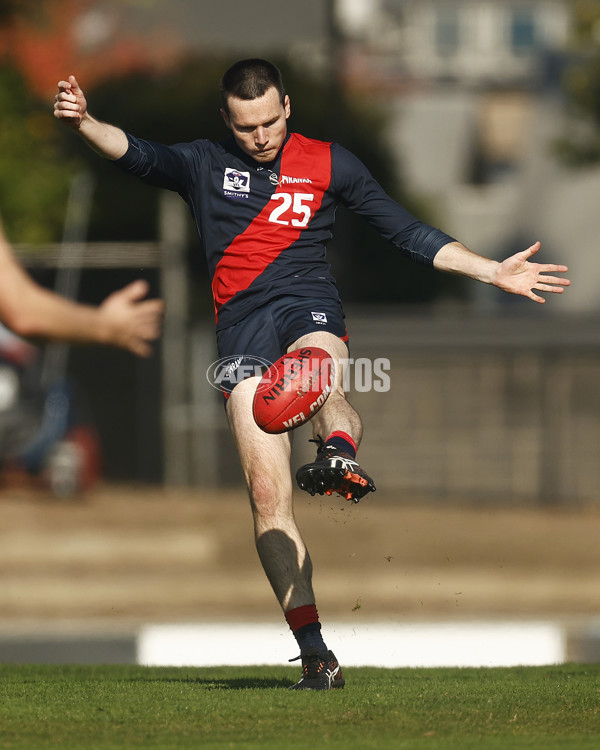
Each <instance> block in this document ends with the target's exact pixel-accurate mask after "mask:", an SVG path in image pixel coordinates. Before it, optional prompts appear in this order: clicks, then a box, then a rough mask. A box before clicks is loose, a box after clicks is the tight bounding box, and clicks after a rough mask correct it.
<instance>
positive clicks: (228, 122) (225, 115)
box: [219, 107, 232, 130]
mask: <svg viewBox="0 0 600 750" xmlns="http://www.w3.org/2000/svg"><path fill="white" fill-rule="evenodd" d="M219 112H220V113H221V117H222V118H223V120H224V121H225V125H226V126H227V127H228V128H229V130H231V129H232V128H231V120H230V119H229V114H228V113H227V111H226V110H225V109H223V107H221V109H220V110H219Z"/></svg>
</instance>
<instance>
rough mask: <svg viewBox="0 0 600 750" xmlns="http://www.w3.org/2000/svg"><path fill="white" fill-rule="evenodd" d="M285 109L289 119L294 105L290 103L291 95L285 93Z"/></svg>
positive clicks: (286, 116)
mask: <svg viewBox="0 0 600 750" xmlns="http://www.w3.org/2000/svg"><path fill="white" fill-rule="evenodd" d="M283 109H284V112H285V119H286V120H287V119H288V117H289V116H290V115H291V113H292V107H291V104H290V97H289V96H288V95H287V94H286V95H285V99H284V100H283Z"/></svg>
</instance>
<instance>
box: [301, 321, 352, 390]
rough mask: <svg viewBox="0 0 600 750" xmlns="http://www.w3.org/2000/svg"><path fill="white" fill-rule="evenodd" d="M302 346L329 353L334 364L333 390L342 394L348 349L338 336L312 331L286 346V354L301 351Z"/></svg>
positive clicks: (327, 332)
mask: <svg viewBox="0 0 600 750" xmlns="http://www.w3.org/2000/svg"><path fill="white" fill-rule="evenodd" d="M303 346H318V347H320V348H321V349H325V351H326V352H329V354H330V355H331V358H332V359H333V361H334V362H335V389H334V390H336V391H337V392H338V393H341V394H343V393H344V390H343V387H342V383H343V375H344V370H345V368H346V367H347V366H348V347H347V346H346V344H345V343H344V342H343V341H342V339H341V338H339V336H336V335H335V334H333V333H329V331H313V332H311V333H306V334H305V335H304V336H300V338H299V339H296V341H294V342H293V343H292V344H290V345H289V346H288V352H292V351H294V350H295V349H301V348H302V347H303Z"/></svg>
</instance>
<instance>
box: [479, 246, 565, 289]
mask: <svg viewBox="0 0 600 750" xmlns="http://www.w3.org/2000/svg"><path fill="white" fill-rule="evenodd" d="M540 247H541V244H540V243H539V242H536V243H534V244H533V245H532V246H531V247H528V248H527V250H523V251H522V252H520V253H516V254H515V255H511V256H510V258H506V260H504V261H502V263H500V265H499V266H498V270H497V271H496V276H495V279H494V285H495V286H497V287H498V288H499V289H502V290H503V291H505V292H509V293H511V294H521V295H522V296H524V297H529V299H530V300H533V301H534V302H540V303H542V304H543V303H544V302H545V301H546V300H545V299H544V298H543V297H540V295H539V294H536V293H535V291H534V290H536V291H538V292H553V293H554V294H562V293H563V292H564V288H565V287H567V286H569V285H570V283H571V282H570V281H569V279H566V278H563V277H560V276H546V274H549V273H565V272H566V271H568V270H569V269H568V268H567V266H561V265H555V264H554V263H531V262H530V261H529V258H531V256H532V255H535V253H537V251H538V250H539V249H540Z"/></svg>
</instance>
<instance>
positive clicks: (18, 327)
mask: <svg viewBox="0 0 600 750" xmlns="http://www.w3.org/2000/svg"><path fill="white" fill-rule="evenodd" d="M147 293H148V284H147V283H146V282H145V281H141V280H139V281H134V282H133V283H132V284H129V286H126V287H125V288H124V289H120V290H119V291H117V292H113V294H111V295H110V296H109V297H107V298H106V299H105V300H104V302H103V303H102V304H101V305H100V306H99V307H92V306H90V305H82V304H78V303H76V302H71V301H70V300H68V299H66V298H64V297H60V296H59V295H58V294H55V293H54V292H52V291H50V290H48V289H44V288H43V287H41V286H39V285H38V284H36V283H35V282H34V281H33V279H32V278H31V277H30V276H29V275H28V274H27V273H26V272H25V270H24V269H23V268H22V266H21V265H20V264H19V262H18V261H17V259H16V258H15V256H14V254H13V252H12V249H11V247H10V245H9V244H8V241H7V240H6V238H5V236H4V234H3V231H2V221H1V219H0V321H2V323H4V324H5V325H6V326H7V327H8V328H10V329H11V330H12V331H13V332H14V333H16V334H18V335H20V336H23V337H25V338H41V339H59V340H64V341H72V342H74V343H91V344H106V345H111V346H117V347H120V348H122V349H127V350H128V351H130V352H133V353H134V354H137V355H138V356H141V357H147V356H148V355H149V354H150V353H151V351H152V349H151V346H150V344H151V342H152V341H154V340H155V339H157V338H158V336H159V335H160V330H161V324H162V316H163V312H164V303H163V301H162V300H157V299H151V300H146V299H144V297H145V296H146V295H147Z"/></svg>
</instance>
